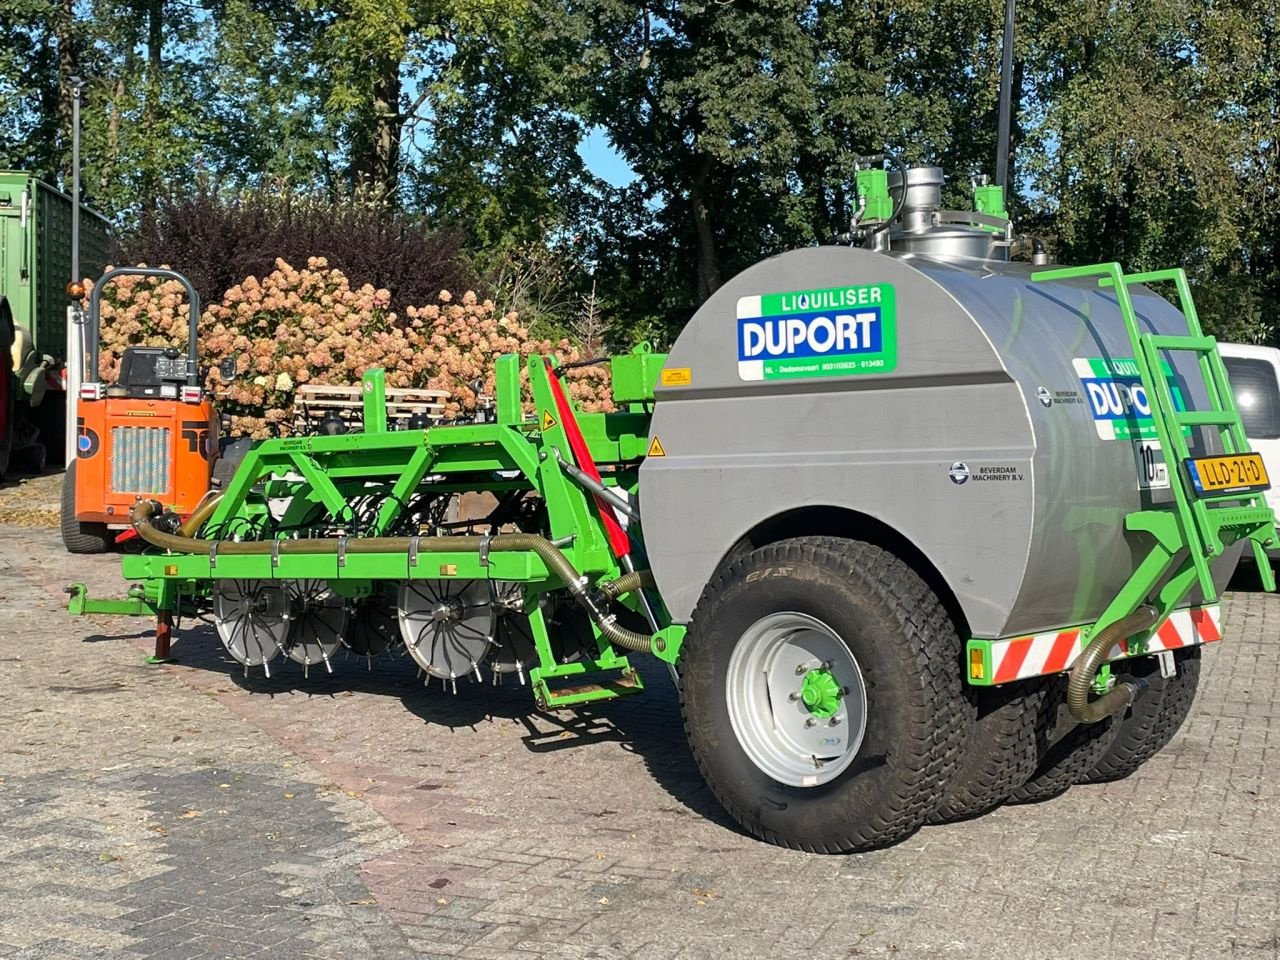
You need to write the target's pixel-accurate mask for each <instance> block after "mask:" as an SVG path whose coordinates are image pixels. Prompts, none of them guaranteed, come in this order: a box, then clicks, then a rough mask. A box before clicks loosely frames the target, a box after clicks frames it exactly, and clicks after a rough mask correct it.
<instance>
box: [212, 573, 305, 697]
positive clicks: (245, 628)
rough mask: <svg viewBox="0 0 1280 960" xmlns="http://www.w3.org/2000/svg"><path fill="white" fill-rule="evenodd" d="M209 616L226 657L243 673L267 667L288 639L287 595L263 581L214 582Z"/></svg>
mask: <svg viewBox="0 0 1280 960" xmlns="http://www.w3.org/2000/svg"><path fill="white" fill-rule="evenodd" d="M213 615H214V621H215V623H216V624H217V629H218V637H219V639H220V640H222V645H223V646H224V647H226V649H227V653H229V654H231V656H232V657H234V658H235V660H236V661H237V662H238V663H241V664H243V665H244V666H245V668H246V669H247V668H248V667H257V666H261V667H262V668H263V670H264V671H266V674H267V676H271V669H270V668H269V667H268V666H267V664H268V663H269V662H270V661H271V660H272V659H273V658H274V657H275V656H276V655H277V654H279V653H280V650H281V649H282V647H283V645H284V643H285V640H286V638H287V637H288V635H289V624H290V603H289V596H288V593H287V592H286V591H285V589H284V587H283V586H281V585H280V584H277V583H271V582H269V581H264V580H218V581H215V586H214V590H213Z"/></svg>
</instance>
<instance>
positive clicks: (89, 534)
mask: <svg viewBox="0 0 1280 960" xmlns="http://www.w3.org/2000/svg"><path fill="white" fill-rule="evenodd" d="M59 526H60V527H61V528H62V545H63V546H65V547H66V548H67V553H106V552H107V548H108V547H110V546H111V533H110V531H109V530H107V525H106V524H105V523H81V522H80V521H79V520H77V519H76V463H75V461H74V460H72V461H71V462H70V463H69V464H67V472H66V474H64V475H63V478H62V516H61V518H60V521H59Z"/></svg>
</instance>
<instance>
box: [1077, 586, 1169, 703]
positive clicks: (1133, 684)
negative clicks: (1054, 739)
mask: <svg viewBox="0 0 1280 960" xmlns="http://www.w3.org/2000/svg"><path fill="white" fill-rule="evenodd" d="M1158 616H1159V614H1158V613H1157V612H1156V610H1155V608H1154V607H1145V606H1144V607H1139V608H1138V609H1137V610H1135V611H1134V612H1133V613H1131V614H1129V615H1128V616H1127V617H1121V618H1120V619H1119V620H1117V621H1116V622H1115V623H1113V624H1111V625H1110V626H1109V627H1105V628H1104V629H1103V630H1101V631H1100V632H1099V633H1098V635H1097V636H1096V637H1094V638H1093V639H1092V640H1090V641H1089V646H1087V647H1085V649H1084V653H1082V654H1080V656H1079V657H1078V658H1077V659H1076V662H1075V665H1074V666H1073V667H1072V668H1071V680H1070V682H1068V684H1067V709H1068V710H1070V711H1071V716H1073V717H1075V718H1076V719H1077V720H1079V721H1080V722H1081V723H1097V722H1098V721H1099V720H1105V719H1106V718H1107V717H1109V716H1112V715H1113V714H1117V713H1121V712H1122V711H1124V710H1127V709H1128V708H1129V705H1130V704H1131V703H1133V701H1134V700H1136V699H1137V698H1138V694H1140V693H1142V691H1143V690H1145V689H1147V682H1146V681H1145V680H1142V679H1135V680H1126V681H1125V682H1123V683H1117V684H1116V685H1115V686H1114V687H1112V688H1111V690H1109V691H1108V692H1107V693H1106V694H1105V695H1104V696H1101V697H1099V698H1098V699H1097V700H1092V701H1091V700H1090V699H1089V688H1090V687H1092V686H1093V678H1094V675H1095V674H1096V673H1097V672H1098V668H1099V667H1101V666H1102V664H1103V663H1105V662H1106V659H1107V654H1108V653H1109V652H1110V651H1111V648H1112V647H1114V646H1115V645H1116V644H1117V643H1119V642H1120V641H1121V640H1124V639H1127V638H1128V637H1131V636H1133V635H1134V634H1135V633H1138V632H1139V631H1141V630H1146V629H1148V628H1149V627H1151V626H1153V625H1154V624H1155V622H1156V618H1157V617H1158Z"/></svg>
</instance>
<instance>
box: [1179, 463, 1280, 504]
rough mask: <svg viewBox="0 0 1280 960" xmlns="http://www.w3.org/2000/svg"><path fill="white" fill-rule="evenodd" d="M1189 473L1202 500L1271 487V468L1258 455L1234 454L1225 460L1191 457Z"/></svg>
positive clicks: (1188, 465) (1188, 464)
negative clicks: (1268, 472)
mask: <svg viewBox="0 0 1280 960" xmlns="http://www.w3.org/2000/svg"><path fill="white" fill-rule="evenodd" d="M1187 473H1188V474H1190V476H1191V482H1192V484H1194V485H1195V488H1196V493H1197V494H1199V495H1200V496H1202V497H1206V496H1219V495H1221V494H1224V493H1253V492H1256V491H1258V490H1266V489H1268V488H1269V487H1270V486H1271V480H1270V478H1268V477H1267V466H1266V464H1264V463H1263V462H1262V455H1261V454H1258V453H1233V454H1230V455H1228V456H1224V457H1191V458H1190V459H1188V460H1187Z"/></svg>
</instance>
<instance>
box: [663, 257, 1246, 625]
mask: <svg viewBox="0 0 1280 960" xmlns="http://www.w3.org/2000/svg"><path fill="white" fill-rule="evenodd" d="M891 236H892V235H891ZM1037 269H1042V268H1039V267H1033V266H1031V265H1028V264H1021V263H1011V262H1006V261H1000V260H994V259H974V258H965V257H954V256H951V257H948V256H924V255H920V254H918V253H911V252H905V253H904V252H902V251H901V250H900V249H899V250H891V251H890V252H888V253H882V252H873V251H870V250H864V249H856V248H848V247H819V248H813V249H805V250H797V251H793V252H790V253H786V254H783V255H781V256H778V257H775V258H773V259H771V260H767V261H764V262H762V263H760V264H757V265H756V266H754V267H751V268H750V269H748V270H746V271H744V272H743V273H741V274H739V275H738V276H736V277H735V278H733V279H732V280H731V281H730V282H728V283H727V284H725V285H724V286H723V287H722V288H721V289H720V290H719V291H717V292H716V294H715V295H714V296H712V297H711V298H710V299H709V300H708V301H707V302H706V303H705V304H704V305H703V306H702V307H701V308H700V309H699V310H698V312H697V313H696V314H695V316H694V317H693V319H692V320H691V321H690V322H689V324H688V326H687V327H686V328H685V329H684V331H683V332H682V333H681V334H680V336H679V338H678V339H677V340H676V342H675V345H674V346H673V348H672V350H671V353H670V356H669V358H668V359H667V362H666V367H665V369H664V375H663V378H662V382H661V383H660V384H659V386H658V388H657V403H656V406H655V413H654V418H653V435H654V436H656V437H657V438H658V441H659V444H660V447H661V451H662V452H663V453H664V455H663V456H655V457H650V458H648V459H646V461H645V462H644V464H643V466H642V467H641V471H640V475H641V483H640V490H641V493H642V497H643V502H642V509H643V513H644V523H645V538H646V546H647V549H648V551H649V555H650V562H651V565H652V568H653V571H654V573H655V575H656V577H657V582H658V586H659V588H660V590H661V593H662V596H663V598H664V600H665V601H666V603H667V605H668V607H669V608H670V610H671V613H672V615H673V617H674V618H675V620H676V621H677V622H686V621H687V620H688V619H689V617H690V615H691V613H692V611H693V607H694V605H695V603H696V602H697V599H698V596H699V594H700V592H701V590H702V588H703V586H704V585H705V584H706V583H707V582H708V580H709V579H710V578H711V576H712V575H713V573H714V571H715V569H716V568H717V566H718V565H719V564H720V563H722V562H723V561H724V560H725V558H726V557H727V556H729V555H731V552H732V551H733V550H734V549H735V548H740V547H741V545H742V544H743V543H746V542H750V540H751V537H752V535H753V531H755V532H756V534H757V536H758V535H759V531H762V530H767V529H773V528H777V529H783V530H786V529H787V528H788V525H790V527H791V528H792V529H804V530H805V531H806V532H815V531H814V530H812V529H811V527H812V526H813V524H814V522H815V521H816V522H819V523H820V524H829V525H832V527H833V529H832V531H831V532H833V533H834V532H836V531H837V529H838V530H841V531H843V530H845V529H849V528H856V526H857V525H858V524H862V525H863V526H864V527H865V526H866V525H868V524H869V525H871V526H872V527H874V528H875V529H876V530H877V531H879V533H880V534H881V535H884V536H887V537H889V538H890V539H892V540H893V541H894V542H897V543H900V544H903V545H904V546H903V548H904V549H906V550H908V552H910V551H911V550H915V551H919V553H920V554H922V555H923V557H924V558H925V559H926V560H927V562H928V564H930V565H931V566H932V567H933V568H935V569H936V571H937V572H938V574H940V575H941V577H942V578H943V579H944V580H945V581H946V584H947V586H948V587H949V589H950V591H951V592H952V593H953V594H954V595H955V598H956V599H957V601H958V602H959V604H960V606H961V607H962V609H963V613H964V616H965V618H966V619H967V622H968V625H969V627H970V629H971V631H972V633H973V635H974V636H978V637H1001V636H1010V635H1014V634H1024V633H1033V632H1038V631H1042V630H1049V629H1053V628H1056V627H1059V626H1066V625H1074V624H1080V623H1084V622H1086V621H1091V620H1093V619H1094V618H1096V617H1097V616H1098V615H1099V614H1100V613H1101V612H1102V610H1103V608H1104V607H1105V606H1106V604H1107V603H1108V602H1109V601H1110V600H1111V599H1113V597H1114V596H1115V594H1116V593H1117V592H1118V591H1119V590H1120V588H1121V586H1122V585H1123V584H1124V582H1125V580H1126V579H1127V578H1128V577H1129V575H1130V574H1131V573H1132V571H1133V568H1134V565H1135V564H1136V563H1137V562H1138V560H1139V559H1141V557H1142V556H1143V555H1145V552H1146V548H1147V544H1146V543H1145V541H1144V539H1143V538H1144V537H1145V535H1144V534H1130V533H1126V531H1125V529H1124V519H1125V515H1126V514H1128V513H1130V512H1133V511H1136V510H1141V509H1144V508H1147V507H1150V506H1151V505H1153V504H1161V503H1167V502H1171V499H1172V494H1171V491H1170V489H1169V482H1170V479H1171V478H1170V470H1171V469H1172V468H1171V467H1170V466H1169V465H1168V464H1166V463H1165V462H1164V457H1163V452H1162V451H1161V450H1159V448H1158V444H1156V443H1155V442H1154V436H1155V433H1154V427H1153V425H1152V423H1151V421H1150V418H1149V417H1147V416H1144V414H1145V413H1146V412H1148V411H1149V406H1148V405H1147V402H1146V398H1145V396H1144V395H1143V391H1142V388H1141V386H1140V384H1139V381H1138V376H1137V371H1136V369H1135V368H1134V367H1133V366H1132V364H1131V359H1132V348H1131V346H1130V344H1129V340H1128V337H1127V336H1126V334H1125V330H1124V326H1123V321H1122V318H1121V314H1120V311H1119V307H1118V306H1117V303H1116V299H1115V296H1114V295H1113V294H1112V293H1111V292H1109V291H1107V290H1102V289H1099V288H1098V287H1097V286H1096V283H1095V282H1094V281H1084V280H1081V281H1069V282H1051V283H1032V282H1031V279H1030V278H1031V274H1032V273H1033V271H1035V270H1037ZM1132 295H1133V301H1134V305H1135V309H1136V311H1137V313H1138V315H1139V317H1140V321H1141V323H1142V325H1143V326H1144V327H1145V328H1146V329H1148V330H1151V331H1155V332H1159V333H1168V334H1184V333H1185V332H1186V323H1185V321H1184V319H1183V317H1182V315H1181V313H1180V312H1179V311H1178V310H1177V309H1175V308H1174V307H1173V306H1172V305H1171V304H1169V303H1168V302H1167V301H1166V300H1164V299H1162V298H1161V297H1159V296H1157V295H1156V294H1154V293H1152V292H1150V291H1148V290H1146V289H1144V288H1141V287H1136V288H1132ZM1167 373H1168V376H1169V377H1170V378H1171V381H1172V383H1173V386H1174V388H1175V393H1176V395H1177V397H1178V398H1180V400H1181V401H1182V402H1183V403H1185V404H1186V406H1187V407H1188V408H1189V409H1197V408H1203V407H1204V406H1206V398H1205V396H1204V385H1203V381H1202V380H1201V379H1200V376H1199V372H1198V370H1197V368H1196V367H1195V362H1194V359H1187V358H1186V357H1185V356H1179V358H1178V359H1177V360H1176V361H1175V362H1174V363H1173V364H1172V365H1171V366H1170V367H1169V369H1168V372H1167ZM1206 442H1207V441H1206V440H1205V439H1204V438H1202V437H1199V436H1197V437H1193V438H1191V445H1192V447H1193V454H1197V455H1198V454H1203V453H1213V452H1219V451H1218V450H1217V448H1216V446H1215V447H1210V448H1207V449H1206V448H1205V446H1204V444H1205V443H1206ZM1212 442H1213V443H1214V444H1216V439H1214V440H1213V441H1212ZM776 518H782V519H780V520H778V519H776ZM818 518H820V520H819V519H818ZM906 544H909V545H910V546H909V547H907V546H905V545H906ZM1238 555H1239V550H1238V549H1232V550H1230V551H1228V553H1227V554H1225V555H1224V556H1223V557H1222V558H1220V559H1219V561H1218V563H1217V567H1215V573H1216V574H1217V575H1218V577H1219V579H1220V580H1221V581H1223V582H1224V583H1225V580H1226V578H1227V576H1228V574H1229V571H1230V568H1231V567H1232V566H1233V565H1234V564H1235V562H1236V558H1237V557H1238ZM1193 599H1194V595H1193V596H1191V597H1188V598H1187V602H1191V601H1192V600H1193Z"/></svg>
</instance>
